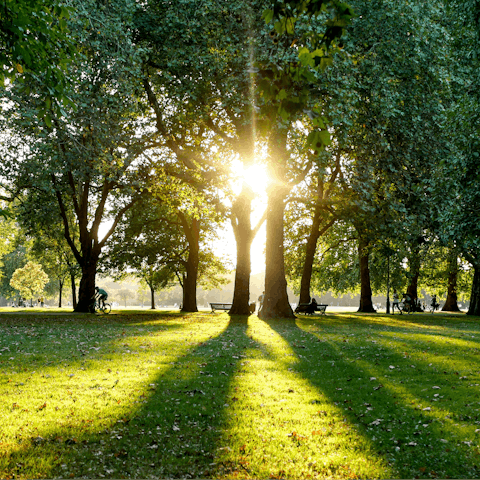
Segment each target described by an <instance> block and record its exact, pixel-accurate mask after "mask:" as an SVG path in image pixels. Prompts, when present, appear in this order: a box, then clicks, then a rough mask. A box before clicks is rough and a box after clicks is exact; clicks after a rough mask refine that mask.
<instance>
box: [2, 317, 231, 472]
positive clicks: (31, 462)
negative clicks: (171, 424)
mask: <svg viewBox="0 0 480 480" xmlns="http://www.w3.org/2000/svg"><path fill="white" fill-rule="evenodd" d="M168 320H170V319H167V321H164V322H155V323H154V324H152V323H146V324H141V323H137V324H135V323H134V324H131V325H118V324H114V325H109V324H103V325H99V324H98V323H97V324H93V325H92V324H90V323H87V324H86V325H78V324H66V325H61V328H59V326H58V325H53V326H52V325H50V326H49V325H48V324H40V325H31V326H22V325H19V326H15V325H13V326H10V327H9V328H8V330H7V329H6V332H5V334H4V335H3V337H2V343H1V345H2V348H1V350H2V354H5V352H7V354H8V355H9V357H8V358H6V359H5V360H3V358H4V356H2V357H0V358H2V360H3V361H2V362H1V366H2V370H3V371H2V379H4V381H2V387H3V389H2V390H3V391H2V395H3V396H4V398H6V399H8V400H6V401H4V402H2V406H3V408H2V407H0V408H1V409H2V411H1V414H2V432H1V435H2V438H0V442H1V445H2V446H5V445H8V449H5V450H6V451H5V452H4V453H5V455H4V456H2V459H0V477H2V478H4V477H8V476H9V475H12V472H15V474H16V475H20V476H21V474H22V473H23V472H30V476H48V477H51V476H54V475H53V474H52V472H54V471H57V472H59V473H57V474H65V473H68V470H69V468H70V469H71V468H78V465H80V462H82V463H83V465H87V467H85V468H84V474H85V475H90V473H91V472H94V473H97V474H100V475H105V472H106V470H109V471H110V470H112V471H111V472H110V473H113V471H117V470H116V469H114V468H113V466H111V468H107V467H105V466H104V465H102V464H100V465H98V461H97V460H98V457H100V456H102V457H103V456H104V454H105V451H106V449H109V450H110V448H111V444H112V443H118V442H119V441H121V440H123V438H124V434H120V433H117V432H118V429H121V430H122V431H123V428H121V427H120V426H124V425H128V424H129V423H130V422H131V420H132V418H135V417H136V416H142V413H140V412H141V411H142V409H143V408H144V405H145V404H148V402H149V401H150V399H151V398H152V397H153V396H154V395H155V393H156V391H157V389H158V388H159V387H160V385H161V383H162V377H164V376H168V375H171V371H172V370H175V378H178V379H179V380H182V379H183V381H187V382H188V380H185V379H188V378H189V377H191V376H198V369H199V367H198V366H196V365H193V366H192V368H191V369H189V368H188V367H189V366H185V365H183V366H182V367H181V368H177V365H178V360H179V358H182V356H185V354H186V353H187V352H188V351H189V350H190V349H191V348H192V346H198V345H201V344H203V343H204V342H206V341H208V340H209V339H210V338H212V337H214V336H216V335H218V334H220V333H221V332H222V330H223V329H224V328H225V321H223V322H220V323H219V322H210V324H209V326H208V328H205V329H202V330H199V329H198V326H199V322H198V321H197V323H196V324H195V327H196V328H195V329H194V330H192V329H190V328H189V321H188V320H186V321H185V322H183V324H182V323H176V322H175V320H173V322H171V323H170V322H169V321H168ZM210 320H211V319H210ZM26 365H28V368H25V366H26ZM13 378H14V380H13ZM139 430H140V429H139ZM134 441H135V435H133V436H132V437H131V438H130V439H128V440H125V446H123V447H120V446H119V447H118V451H117V452H111V455H112V456H113V458H114V459H117V458H118V455H117V456H115V453H118V452H122V451H124V450H125V448H130V444H131V443H132V442H134ZM89 447H90V448H89ZM122 448H123V449H124V450H122ZM91 449H95V451H91ZM42 451H44V452H45V453H44V454H43V453H42ZM125 451H126V450H125ZM39 455H40V458H41V459H42V461H38V456H39ZM105 455H107V454H105ZM120 456H121V455H120ZM62 457H63V459H62V460H61V458H62ZM89 459H90V460H91V465H90V466H88V463H89ZM62 462H66V463H62ZM69 464H70V466H68V465H69ZM18 465H20V466H21V467H18ZM62 465H67V467H65V469H63V467H61V466H62ZM94 465H97V467H95V466H94ZM12 468H13V470H12ZM59 468H60V470H58V469H59ZM112 468H113V469H112ZM89 469H90V470H89ZM104 470H105V471H104ZM31 472H35V474H32V473H31ZM119 472H120V471H119V470H118V471H117V473H119ZM106 473H107V474H108V472H106ZM75 476H78V471H77V472H76V474H75Z"/></svg>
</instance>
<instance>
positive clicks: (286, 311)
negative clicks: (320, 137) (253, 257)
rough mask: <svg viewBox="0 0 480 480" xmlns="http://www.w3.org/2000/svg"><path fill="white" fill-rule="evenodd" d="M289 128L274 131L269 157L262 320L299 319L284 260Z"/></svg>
mask: <svg viewBox="0 0 480 480" xmlns="http://www.w3.org/2000/svg"><path fill="white" fill-rule="evenodd" d="M286 141H287V131H286V129H285V130H282V131H280V132H276V133H274V134H273V138H272V149H271V150H272V154H273V155H272V157H273V158H271V159H270V165H269V166H270V177H271V179H272V184H271V186H270V188H269V190H268V206H267V226H266V227H267V228H266V229H267V239H266V258H265V260H266V265H265V300H264V302H263V308H262V310H261V313H260V318H262V319H265V320H267V319H274V318H290V319H294V318H296V317H295V315H294V314H293V310H292V307H291V306H290V303H289V301H288V295H287V280H286V278H285V260H284V255H283V250H284V246H283V244H284V234H283V219H284V211H285V198H286V196H287V191H288V190H287V189H286V188H285V184H286V175H285V169H286V162H287V158H288V152H287V147H286Z"/></svg>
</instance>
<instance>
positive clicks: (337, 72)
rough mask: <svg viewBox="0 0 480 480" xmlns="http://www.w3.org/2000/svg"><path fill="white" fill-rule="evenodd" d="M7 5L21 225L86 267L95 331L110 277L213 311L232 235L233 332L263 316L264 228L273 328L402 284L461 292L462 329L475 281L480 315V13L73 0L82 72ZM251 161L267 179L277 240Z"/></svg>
mask: <svg viewBox="0 0 480 480" xmlns="http://www.w3.org/2000/svg"><path fill="white" fill-rule="evenodd" d="M19 3H20V5H23V3H26V2H23V3H22V1H20V2H19ZM34 3H35V2H34ZM6 5H7V7H8V8H7V10H6V12H7V13H8V15H7V17H5V19H2V24H1V32H2V37H1V40H0V41H1V44H0V47H1V51H2V57H1V58H2V62H3V65H4V72H7V75H6V77H7V79H8V80H7V82H6V84H5V87H4V90H3V95H2V113H1V118H0V121H1V123H2V127H3V128H2V131H3V132H4V133H3V135H2V141H1V153H2V165H1V172H0V173H1V178H2V187H3V195H2V198H3V199H4V201H6V202H8V208H6V207H4V208H3V210H2V211H3V216H2V223H3V224H6V223H7V222H11V221H12V218H13V219H15V221H16V222H17V223H18V224H20V225H21V226H22V228H23V229H24V230H23V231H24V232H25V235H26V236H27V237H28V238H31V239H33V240H32V241H33V242H34V243H35V242H40V247H39V248H43V249H44V250H45V252H47V249H45V245H43V246H41V245H42V244H43V242H47V239H48V242H50V241H51V242H52V243H51V244H50V246H49V248H48V252H49V254H50V252H52V255H54V256H56V258H57V260H58V258H60V256H62V255H65V258H64V259H63V260H62V262H57V263H58V264H60V263H61V264H62V265H64V266H65V265H66V266H65V269H64V270H62V271H64V272H66V273H65V276H68V275H69V276H70V279H72V278H74V277H72V275H73V276H78V277H79V278H80V282H79V292H78V300H77V299H75V310H76V311H87V310H88V307H89V304H90V298H91V297H92V295H93V289H94V286H95V277H96V274H97V273H98V272H100V271H108V272H111V273H112V274H114V275H117V276H122V275H124V274H125V272H133V273H135V274H136V275H138V276H139V277H141V278H143V279H144V281H145V282H146V283H147V285H149V288H150V290H151V292H152V294H153V292H154V291H155V290H157V289H161V288H164V287H165V286H168V285H170V284H171V283H172V282H173V281H178V282H179V283H180V284H181V285H182V288H183V302H182V308H183V310H185V311H196V309H197V295H196V289H197V285H198V283H199V282H203V283H204V284H206V285H211V286H215V285H218V284H219V282H220V283H221V282H222V277H223V274H224V273H225V265H223V264H222V263H221V262H219V261H218V259H216V257H215V252H213V251H212V248H211V245H212V238H214V236H215V235H216V232H218V230H219V227H220V225H222V224H223V223H225V222H227V221H228V222H230V223H231V226H232V228H233V231H234V234H235V239H236V245H237V259H236V266H235V272H236V277H235V289H234V296H233V306H232V310H231V312H232V313H236V314H248V303H249V300H250V272H251V267H250V263H251V260H250V247H251V244H252V241H253V238H254V236H255V235H256V233H257V232H258V229H259V225H260V223H261V222H262V221H265V222H266V232H267V239H266V277H265V292H266V304H265V308H264V310H263V316H264V318H276V317H287V318H288V317H292V318H293V316H294V315H293V312H292V309H291V307H290V303H289V301H288V297H287V280H288V281H289V282H291V283H292V285H294V286H296V288H297V289H298V292H299V301H300V302H306V301H309V300H310V296H311V295H312V293H313V292H321V291H326V290H329V289H332V290H334V291H336V292H339V293H342V292H347V291H354V290H355V289H359V291H360V306H359V309H360V311H364V312H368V311H373V310H374V308H373V303H372V294H373V292H379V291H385V290H386V283H387V271H388V272H389V275H390V278H391V285H392V288H397V289H402V290H407V291H408V292H409V293H410V294H411V295H412V296H413V297H414V298H417V295H418V290H419V288H425V289H426V290H427V291H428V292H432V293H434V292H442V293H444V292H446V294H447V295H446V296H447V298H446V308H447V309H449V310H455V309H456V308H458V307H457V296H458V294H459V292H463V291H465V290H466V289H469V283H468V282H469V275H470V277H472V276H473V280H472V287H471V301H470V310H469V313H471V314H480V297H479V295H480V270H479V268H480V260H479V259H480V255H479V251H478V247H479V243H478V242H479V241H478V238H479V235H478V234H477V229H478V227H477V225H478V221H477V219H478V206H477V205H478V201H477V200H478V199H477V196H478V188H477V187H478V181H477V180H478V173H477V171H478V169H477V164H478V156H479V148H478V147H479V142H478V138H479V135H478V134H479V124H480V122H479V117H478V115H479V113H478V112H479V111H480V109H479V108H478V107H479V94H478V92H479V91H480V89H479V88H478V86H479V72H480V70H479V68H478V66H479V65H478V58H479V55H478V53H479V52H478V48H479V47H478V45H479V42H478V40H479V38H478V36H479V32H480V28H479V25H478V22H479V20H478V19H479V18H480V15H479V12H480V6H479V3H478V2H477V1H474V0H468V1H462V2H456V1H453V0H452V1H447V0H445V1H441V2H433V1H432V2H430V1H428V2H422V3H421V4H415V2H409V1H407V0H375V1H367V0H352V1H351V2H349V4H348V5H347V4H346V3H343V2H338V1H333V0H331V1H313V0H310V1H308V0H305V1H296V2H291V1H288V2H287V1H282V0H277V1H275V2H273V3H271V2H269V1H265V0H242V1H239V2H234V4H231V5H230V4H225V3H224V2H218V1H214V0H195V1H193V0H178V1H177V2H172V3H165V2H162V1H159V0H148V1H146V2H142V4H138V3H137V2H135V1H134V0H102V1H100V0H87V1H85V0H83V1H81V2H80V1H77V0H68V1H65V2H59V3H58V5H56V6H54V7H52V6H51V5H49V6H50V8H49V9H47V10H48V12H47V10H45V11H46V12H47V13H48V14H47V13H46V14H45V15H46V16H45V17H44V18H43V20H44V24H43V26H42V27H38V28H40V29H41V30H39V31H41V32H42V35H43V34H44V35H47V36H48V32H50V31H51V32H52V33H51V35H52V36H54V38H56V39H57V40H58V42H59V43H58V45H59V46H60V47H62V48H61V50H60V51H61V55H60V54H54V53H52V52H50V51H49V50H48V49H44V48H43V47H42V46H39V45H37V44H36V42H35V41H34V40H35V39H32V38H30V37H29V36H28V35H27V34H25V35H21V34H20V33H19V32H21V30H20V29H19V27H21V28H23V29H24V30H25V31H28V28H26V29H25V26H27V25H30V24H29V23H28V21H29V20H28V15H27V14H26V13H25V9H24V8H20V7H18V6H15V7H14V6H12V5H11V4H10V3H9V2H7V4H6ZM13 5H15V4H13ZM35 5H36V6H37V8H43V7H46V5H44V4H43V3H42V2H41V1H40V0H39V1H38V2H36V3H35ZM42 6H43V7H42ZM2 18H3V17H2ZM22 22H23V23H22ZM45 25H47V26H48V28H46V27H45ZM30 28H31V29H32V28H34V27H30ZM35 28H37V27H35ZM15 29H16V30H15ZM14 30H15V32H16V34H15V35H16V36H15V35H12V34H10V33H9V32H12V31H14ZM67 40H68V41H67ZM63 42H64V43H63ZM37 51H38V52H41V55H42V56H43V57H40V56H39V57H38V58H46V59H48V61H49V62H50V63H49V65H55V66H56V69H54V73H55V74H53V73H52V68H50V67H49V68H46V67H45V62H43V63H41V62H40V63H38V64H36V63H35V62H33V61H32V60H31V59H32V58H33V57H32V55H30V54H31V53H32V52H33V53H35V52H37ZM29 55H30V56H29ZM51 62H53V63H51ZM57 67H58V68H57ZM58 78H59V79H61V81H57V79H58ZM57 87H58V88H57ZM234 161H236V162H238V161H240V162H241V163H242V164H243V165H244V166H245V167H246V168H247V167H249V166H251V165H254V164H257V163H264V164H265V165H266V167H267V169H268V172H269V176H270V183H269V185H268V189H267V196H268V205H267V208H266V211H265V214H264V216H263V217H262V219H261V221H260V223H258V224H255V225H254V224H252V221H251V218H252V208H253V206H252V205H253V202H254V199H255V195H256V192H255V191H253V190H252V189H251V188H250V187H249V186H248V184H247V182H244V183H243V185H242V187H241V188H240V190H239V193H236V191H235V190H234V189H233V188H232V186H231V185H232V169H231V165H232V163H233V162H234ZM106 222H108V224H109V225H110V228H109V230H108V232H107V233H106V235H105V236H104V237H103V238H99V228H100V226H101V225H102V224H105V223H106ZM3 243H4V244H5V245H8V246H9V248H10V250H11V252H13V251H14V250H15V248H13V247H14V241H13V240H12V239H9V238H7V237H5V239H4V242H3ZM57 248H58V250H57ZM5 255H6V253H5ZM4 258H5V257H4ZM387 262H388V268H387ZM4 265H6V262H5V259H4ZM59 268H60V267H59ZM62 268H63V267H62ZM57 275H60V273H58V274H57ZM64 278H66V277H64ZM70 283H71V284H72V285H74V284H75V282H74V281H73V282H72V281H71V280H70ZM75 298H76V297H75Z"/></svg>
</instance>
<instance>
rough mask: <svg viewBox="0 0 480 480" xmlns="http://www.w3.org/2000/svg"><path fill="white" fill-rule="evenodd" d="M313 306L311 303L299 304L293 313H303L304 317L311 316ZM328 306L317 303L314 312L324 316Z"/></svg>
mask: <svg viewBox="0 0 480 480" xmlns="http://www.w3.org/2000/svg"><path fill="white" fill-rule="evenodd" d="M312 307H313V305H312V304H311V303H300V304H299V305H298V307H297V308H296V309H295V313H304V314H305V315H308V314H310V315H312V314H313V312H312V311H311V310H312ZM327 307H328V305H326V304H324V303H319V304H317V305H316V306H315V311H316V312H320V314H321V315H325V311H326V310H327Z"/></svg>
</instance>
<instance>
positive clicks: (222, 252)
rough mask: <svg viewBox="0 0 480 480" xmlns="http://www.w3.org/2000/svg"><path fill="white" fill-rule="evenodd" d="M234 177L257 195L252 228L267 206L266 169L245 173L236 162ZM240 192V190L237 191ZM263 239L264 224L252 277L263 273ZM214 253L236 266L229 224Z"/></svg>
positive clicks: (255, 244)
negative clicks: (244, 182) (243, 181)
mask: <svg viewBox="0 0 480 480" xmlns="http://www.w3.org/2000/svg"><path fill="white" fill-rule="evenodd" d="M235 175H236V176H237V177H238V178H240V179H242V178H243V179H244V180H245V181H246V182H247V183H248V184H249V185H250V186H251V187H252V189H253V191H254V192H256V193H257V194H258V197H257V198H256V199H254V200H253V202H252V209H253V212H252V227H254V226H255V225H256V223H257V222H258V221H259V219H260V218H261V217H262V215H263V213H264V211H265V208H266V206H267V195H266V186H267V184H268V177H267V174H266V169H265V168H264V166H262V165H253V166H252V167H250V168H249V169H247V170H246V171H244V170H243V165H242V164H241V163H240V162H238V163H237V164H236V171H235ZM238 190H239V191H240V188H239V189H238ZM111 223H112V222H105V223H102V224H101V225H100V229H99V232H98V236H99V238H100V239H102V238H103V237H104V235H105V234H106V233H107V230H108V228H110V226H111ZM265 239H266V229H265V222H264V223H263V225H262V227H261V228H260V230H259V232H258V233H257V236H256V237H255V239H254V241H253V243H252V249H251V262H252V275H255V274H257V273H261V272H264V271H265ZM213 248H214V251H215V252H216V253H217V254H218V255H219V256H222V257H225V259H226V260H227V261H228V262H229V263H230V264H231V266H232V268H233V269H234V268H235V266H236V257H237V246H236V243H235V236H234V234H233V229H232V227H231V225H230V224H227V226H226V227H225V229H224V230H223V231H222V232H220V240H218V241H217V242H215V244H214V246H213Z"/></svg>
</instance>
